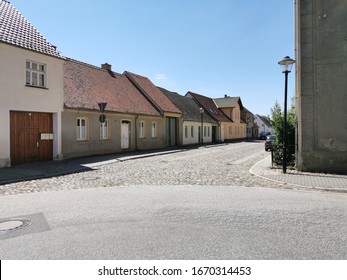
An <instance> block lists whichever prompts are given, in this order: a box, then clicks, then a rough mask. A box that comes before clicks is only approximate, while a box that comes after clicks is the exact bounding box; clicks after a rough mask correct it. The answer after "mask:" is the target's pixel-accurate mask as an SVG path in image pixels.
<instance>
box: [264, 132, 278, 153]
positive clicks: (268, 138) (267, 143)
mask: <svg viewBox="0 0 347 280" xmlns="http://www.w3.org/2000/svg"><path fill="white" fill-rule="evenodd" d="M275 140H276V136H275V135H268V136H266V140H265V151H271V149H272V143H273V142H274V141H275Z"/></svg>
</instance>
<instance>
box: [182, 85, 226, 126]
mask: <svg viewBox="0 0 347 280" xmlns="http://www.w3.org/2000/svg"><path fill="white" fill-rule="evenodd" d="M186 96H191V97H192V98H194V100H195V101H196V102H197V103H198V104H199V105H200V106H202V107H203V108H204V109H205V112H207V113H208V114H209V115H210V116H211V117H212V118H214V119H215V120H216V121H219V122H231V120H230V119H229V118H228V117H227V116H226V115H224V113H223V112H222V111H221V110H219V109H218V108H217V106H216V104H215V103H214V101H213V99H212V98H209V97H206V96H203V95H200V94H197V93H193V92H191V91H188V93H187V94H186Z"/></svg>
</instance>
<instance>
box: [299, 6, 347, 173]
mask: <svg viewBox="0 0 347 280" xmlns="http://www.w3.org/2000/svg"><path fill="white" fill-rule="evenodd" d="M346 26H347V1H346V0H329V1H326V0H305V1H303V0H298V1H296V4H295V27H296V30H295V34H296V36H295V38H296V40H295V43H296V47H295V48H296V50H297V52H296V96H295V97H296V98H295V99H296V106H295V107H296V116H297V150H296V160H297V162H296V166H297V168H298V169H299V170H303V171H311V172H329V173H347V140H346V139H347V79H346V77H347V60H346V58H347V35H346Z"/></svg>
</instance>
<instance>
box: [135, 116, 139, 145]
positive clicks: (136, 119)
mask: <svg viewBox="0 0 347 280" xmlns="http://www.w3.org/2000/svg"><path fill="white" fill-rule="evenodd" d="M138 118H139V115H137V116H136V117H135V151H138V149H139V148H138V147H137V119H138Z"/></svg>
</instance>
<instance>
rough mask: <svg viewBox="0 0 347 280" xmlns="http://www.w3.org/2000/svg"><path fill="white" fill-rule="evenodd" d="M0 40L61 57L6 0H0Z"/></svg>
mask: <svg viewBox="0 0 347 280" xmlns="http://www.w3.org/2000/svg"><path fill="white" fill-rule="evenodd" d="M0 42H4V43H7V44H11V45H15V46H17V47H22V48H25V49H29V50H32V51H36V52H40V53H43V54H47V55H52V56H56V57H61V56H60V54H59V52H57V50H56V47H54V46H53V45H51V44H50V43H48V42H47V40H46V39H45V38H44V37H43V36H42V35H41V34H40V33H39V32H38V31H37V30H36V29H35V28H34V27H33V26H32V25H31V24H30V23H29V22H28V21H27V20H26V19H25V18H24V17H23V16H22V15H21V14H20V13H19V12H18V11H17V9H16V8H15V7H14V6H13V5H12V4H11V3H10V2H8V1H5V0H0Z"/></svg>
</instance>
